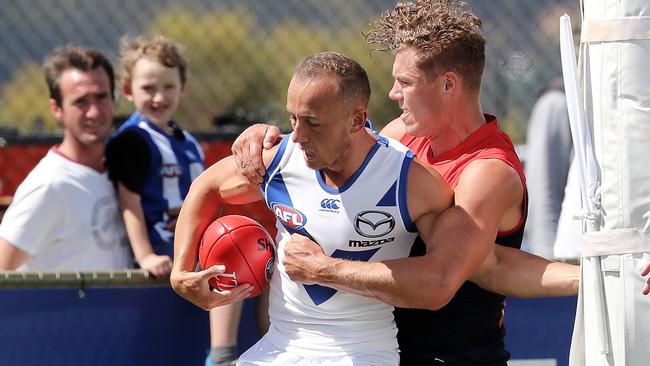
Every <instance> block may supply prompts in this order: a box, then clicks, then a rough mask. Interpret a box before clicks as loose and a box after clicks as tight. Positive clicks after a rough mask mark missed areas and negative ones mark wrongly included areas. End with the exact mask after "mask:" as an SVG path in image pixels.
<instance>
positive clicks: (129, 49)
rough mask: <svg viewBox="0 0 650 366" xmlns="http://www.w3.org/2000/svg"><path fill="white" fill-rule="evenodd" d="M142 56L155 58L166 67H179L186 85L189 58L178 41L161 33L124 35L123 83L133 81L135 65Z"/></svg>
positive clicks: (182, 83)
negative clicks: (134, 36) (132, 36)
mask: <svg viewBox="0 0 650 366" xmlns="http://www.w3.org/2000/svg"><path fill="white" fill-rule="evenodd" d="M141 58H147V59H150V60H155V61H157V62H160V63H161V64H162V65H165V66H166V67H177V68H178V72H179V74H180V77H181V85H185V81H186V80H187V79H186V74H185V73H186V70H187V60H186V59H185V57H184V56H183V54H182V48H181V46H180V45H179V44H178V43H176V42H174V41H172V40H171V39H169V38H167V37H165V36H161V35H155V36H140V37H136V38H134V39H131V38H129V37H128V36H124V37H122V47H121V48H120V61H121V64H122V67H121V70H120V81H121V82H122V83H123V84H126V83H130V82H131V78H132V77H133V67H134V66H135V63H136V62H138V60H140V59H141Z"/></svg>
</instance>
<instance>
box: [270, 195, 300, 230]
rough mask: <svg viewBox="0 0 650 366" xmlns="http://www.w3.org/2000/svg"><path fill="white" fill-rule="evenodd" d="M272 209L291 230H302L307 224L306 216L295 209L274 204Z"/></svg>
mask: <svg viewBox="0 0 650 366" xmlns="http://www.w3.org/2000/svg"><path fill="white" fill-rule="evenodd" d="M271 208H272V209H273V213H274V214H275V216H276V217H277V218H278V219H279V220H280V221H282V223H284V225H285V226H286V227H287V228H289V229H294V230H300V229H302V228H303V226H305V224H306V223H307V218H306V217H305V215H304V214H303V213H302V212H300V211H298V210H296V209H295V208H293V207H289V206H287V205H285V204H282V203H278V202H274V203H272V204H271Z"/></svg>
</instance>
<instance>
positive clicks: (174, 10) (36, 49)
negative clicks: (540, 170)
mask: <svg viewBox="0 0 650 366" xmlns="http://www.w3.org/2000/svg"><path fill="white" fill-rule="evenodd" d="M0 3H1V6H0V9H1V10H0V45H1V49H2V52H0V137H4V136H8V135H12V134H23V135H24V134H32V135H41V134H52V133H57V132H58V126H57V124H56V123H55V121H54V119H53V118H52V116H51V114H50V111H49V109H48V103H47V99H48V95H47V88H46V86H45V82H44V81H43V76H42V71H41V66H40V64H41V62H42V60H43V58H44V56H45V55H46V54H47V53H48V52H49V51H50V50H52V49H53V48H54V47H56V46H59V45H64V44H67V43H74V44H78V45H82V46H90V47H95V48H98V49H100V50H102V51H103V52H105V53H106V54H107V55H108V56H109V57H110V58H111V60H112V61H114V64H115V65H117V62H118V60H117V53H118V49H119V40H120V38H121V37H122V36H124V35H129V36H137V35H139V34H154V33H160V34H164V35H166V36H168V37H171V38H172V39H175V40H176V41H178V42H179V43H181V44H182V45H183V46H184V48H185V54H186V56H187V57H188V58H189V63H190V65H189V73H190V75H189V84H188V90H187V93H186V94H185V96H184V98H183V99H182V100H181V105H180V107H179V110H178V112H177V113H176V118H177V120H178V121H180V123H181V124H182V125H183V126H184V127H186V128H188V129H189V130H191V131H195V132H198V131H202V132H206V131H210V132H223V131H231V130H233V129H235V130H236V129H238V128H241V127H243V126H245V125H247V124H249V123H251V121H268V122H272V123H276V124H278V125H280V126H283V127H285V128H286V127H288V119H287V117H286V112H285V109H284V105H285V97H286V88H287V85H288V82H289V79H290V77H291V73H292V69H293V66H294V65H295V64H296V63H297V62H298V61H299V60H300V59H302V58H303V57H305V56H307V55H309V54H312V53H315V52H318V51H324V50H335V51H341V52H344V53H346V54H348V55H349V56H351V57H353V58H355V59H356V60H358V61H359V62H361V63H362V64H363V65H364V67H365V68H366V69H367V71H368V73H369V77H370V79H371V83H372V90H373V96H372V99H371V105H370V116H371V118H372V119H373V120H374V121H375V123H376V125H378V126H379V127H381V126H383V125H384V124H385V123H387V122H388V121H390V120H392V119H393V118H394V117H395V116H397V115H398V114H399V112H398V110H397V104H396V103H395V102H393V101H391V100H390V99H389V98H388V97H387V94H388V91H389V90H390V87H391V85H392V78H391V65H392V55H389V54H384V53H382V52H370V47H368V45H367V44H366V43H365V39H364V37H363V33H364V32H365V31H367V30H368V29H369V28H368V27H369V23H370V22H371V21H372V20H373V19H376V18H377V16H378V15H379V14H380V13H381V12H382V11H384V10H388V9H391V8H392V7H393V6H394V1H393V0H90V1H81V0H0ZM468 3H469V5H470V6H471V8H472V9H473V11H474V12H475V13H477V14H478V15H479V16H480V17H481V19H483V21H484V33H485V36H486V38H487V40H488V43H487V63H486V70H485V74H484V78H483V90H482V98H483V99H482V103H483V109H484V111H485V112H488V113H492V114H496V115H497V116H499V117H500V119H501V125H502V127H503V128H504V129H505V130H507V131H508V132H509V133H510V134H511V136H512V137H513V140H514V141H515V142H522V141H523V139H524V137H525V129H526V122H527V119H528V114H529V112H530V109H531V107H532V105H533V103H534V101H535V99H536V98H537V96H538V94H539V92H540V91H541V89H542V88H543V87H544V86H545V85H546V84H547V83H548V82H549V81H550V80H551V79H553V78H555V77H558V76H559V75H560V61H559V51H558V48H559V47H558V43H559V42H558V28H559V25H558V23H559V16H560V15H561V14H563V13H565V12H567V13H569V14H570V15H573V18H576V20H577V16H575V15H576V14H577V7H578V1H577V0H573V1H569V0H537V1H523V0H474V1H472V0H470V1H468ZM131 111H132V106H131V105H130V103H128V102H127V101H126V100H118V105H117V110H116V114H117V115H119V116H128V115H129V114H130V112H131Z"/></svg>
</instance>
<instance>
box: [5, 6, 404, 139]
mask: <svg viewBox="0 0 650 366" xmlns="http://www.w3.org/2000/svg"><path fill="white" fill-rule="evenodd" d="M318 4H322V2H317V3H314V4H310V3H308V2H306V3H302V5H301V6H318V7H319V10H322V11H325V10H326V12H325V13H326V14H327V18H328V19H329V18H330V17H334V19H335V22H333V23H336V25H334V24H333V23H330V22H324V21H323V19H315V20H314V19H312V20H309V21H308V20H304V19H298V18H296V17H293V16H286V17H284V18H283V19H280V21H279V22H278V23H275V24H272V25H268V24H261V22H260V21H259V20H258V19H257V18H256V16H255V15H254V14H255V12H254V11H253V10H251V9H248V8H246V7H245V6H237V7H232V8H227V9H225V8H224V9H220V10H219V11H212V12H204V13H198V12H195V11H191V10H187V9H185V8H179V7H167V8H163V9H162V10H160V11H159V12H158V13H157V14H156V15H155V16H154V17H153V20H152V21H151V23H150V24H149V25H148V27H147V33H149V34H163V35H165V36H168V37H170V38H172V39H174V40H176V41H178V42H179V43H181V44H182V45H183V47H184V53H185V56H186V57H187V58H188V62H189V67H188V85H187V90H186V94H185V95H184V97H183V99H182V100H181V103H180V105H179V109H178V111H177V112H176V114H175V118H176V119H177V120H178V121H180V122H181V124H182V125H183V126H184V127H186V128H188V129H190V130H193V131H197V130H213V128H214V127H213V126H212V120H213V118H214V117H215V116H241V115H245V116H246V117H247V118H248V119H251V118H253V119H256V120H259V121H267V122H272V123H276V124H278V125H280V126H282V127H284V128H289V124H288V118H287V117H286V112H285V103H286V90H287V86H288V84H289V81H290V79H291V75H292V74H293V68H294V66H295V65H296V64H297V63H298V62H299V61H300V60H302V59H303V58H304V57H306V56H308V55H311V54H313V53H316V52H320V51H339V52H343V53H345V54H347V55H348V56H350V57H352V58H354V59H355V60H357V61H359V62H360V63H361V64H362V65H363V66H364V67H365V68H366V70H367V72H368V75H369V78H370V80H371V86H372V90H373V94H372V98H371V103H370V118H371V119H373V121H374V122H375V125H376V126H377V127H382V126H383V125H385V124H386V123H387V122H389V121H390V120H392V119H393V118H394V117H395V116H397V115H398V111H397V103H396V102H393V101H391V100H389V99H388V91H389V90H390V87H391V85H392V77H391V64H392V56H391V55H387V54H382V53H379V52H374V53H372V54H371V53H370V47H368V45H367V44H366V42H365V39H364V37H363V35H362V31H361V27H362V26H364V25H367V24H368V23H369V22H370V20H371V19H372V18H373V17H375V16H376V14H373V13H372V12H371V11H367V10H364V9H361V8H362V7H363V5H362V4H357V5H356V6H357V7H358V8H359V9H358V11H355V12H354V14H355V16H354V18H351V17H352V15H351V14H350V12H349V11H346V7H345V6H340V4H338V5H339V6H336V5H337V4H330V5H331V6H329V7H326V9H325V10H323V9H321V8H322V6H321V5H318ZM348 10H349V9H348ZM359 14H364V15H367V17H368V18H367V19H360V18H359ZM324 23H327V25H323V24H324ZM115 46H116V47H117V46H118V45H117V44H116V45H115ZM116 69H119V68H117V67H116ZM42 79H43V77H42V71H41V69H40V67H39V66H38V65H36V64H34V63H32V62H27V63H25V64H24V65H23V66H22V67H21V68H20V69H19V70H18V71H17V72H16V74H15V75H14V78H13V79H12V80H11V81H10V82H9V83H8V84H7V85H6V86H5V87H4V89H3V92H2V99H0V106H2V108H1V109H0V117H1V118H0V120H1V121H7V122H9V123H11V124H12V125H13V124H16V123H17V124H18V125H19V126H20V128H21V130H22V131H29V130H30V124H31V121H32V120H34V119H37V118H41V119H43V120H44V121H45V122H46V123H45V125H46V128H47V129H48V130H50V131H51V130H53V129H55V128H56V124H55V123H54V120H53V118H52V117H51V114H50V112H49V111H48V109H47V89H46V87H45V85H44V81H43V80H42ZM36 80H38V82H35V81H36ZM132 111H133V106H132V104H131V103H129V102H128V101H127V100H125V99H123V98H122V99H121V100H118V104H117V106H116V111H115V114H116V115H129V114H130V113H131V112H132Z"/></svg>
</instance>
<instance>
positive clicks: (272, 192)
mask: <svg viewBox="0 0 650 366" xmlns="http://www.w3.org/2000/svg"><path fill="white" fill-rule="evenodd" d="M266 202H267V206H268V207H269V208H270V209H271V211H272V212H273V214H275V217H276V220H278V221H279V222H280V223H281V224H282V226H284V228H285V229H286V230H287V231H288V232H289V234H294V233H298V234H301V235H304V236H306V237H308V238H309V239H310V240H312V241H314V242H315V241H316V240H314V238H313V237H312V236H311V235H310V234H309V233H308V232H307V230H305V228H304V225H305V224H306V223H307V217H306V216H305V215H304V214H302V213H301V212H300V211H298V210H296V209H295V208H293V202H292V201H291V196H290V195H289V192H288V190H287V186H286V185H285V184H284V179H283V178H282V174H280V173H276V174H273V178H272V179H271V182H269V184H268V185H267V188H266ZM291 210H293V211H295V212H293V213H292V212H291ZM285 214H286V215H287V216H285ZM292 214H293V215H299V216H300V217H302V220H303V221H302V222H301V225H300V226H296V225H291V215H292ZM292 226H294V227H292ZM373 254H374V253H373ZM303 287H304V289H305V292H307V295H309V298H310V299H311V300H312V301H313V302H314V304H316V305H320V304H322V303H323V302H325V301H327V300H328V299H329V298H331V297H332V296H334V294H336V292H337V290H335V289H333V288H330V287H325V286H321V285H303Z"/></svg>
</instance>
